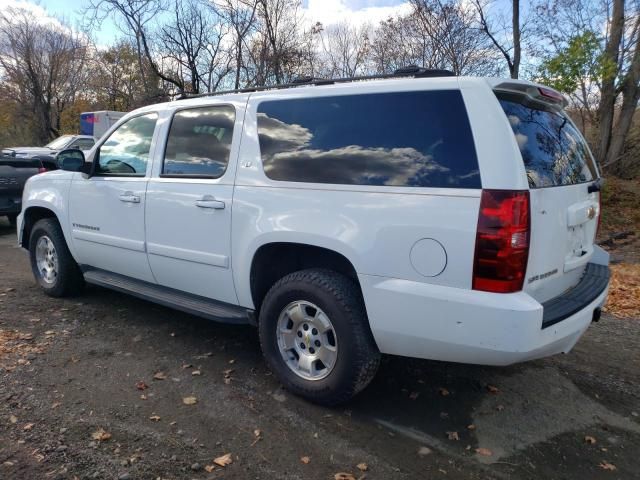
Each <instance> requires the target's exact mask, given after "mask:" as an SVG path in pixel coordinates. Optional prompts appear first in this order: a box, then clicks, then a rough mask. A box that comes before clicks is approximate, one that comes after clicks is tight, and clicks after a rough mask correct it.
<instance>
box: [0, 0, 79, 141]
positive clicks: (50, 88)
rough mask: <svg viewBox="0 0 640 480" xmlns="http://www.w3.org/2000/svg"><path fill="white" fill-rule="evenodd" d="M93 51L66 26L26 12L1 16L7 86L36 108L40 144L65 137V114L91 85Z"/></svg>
mask: <svg viewBox="0 0 640 480" xmlns="http://www.w3.org/2000/svg"><path fill="white" fill-rule="evenodd" d="M87 52H88V48H87V44H86V42H85V41H84V39H83V37H82V36H81V35H79V34H78V33H77V32H75V31H73V30H71V29H69V28H68V27H66V26H65V25H62V24H59V23H58V24H56V23H55V22H47V23H44V22H41V21H40V20H39V19H38V18H36V17H35V16H34V14H33V13H31V12H30V11H28V10H26V9H21V8H8V9H7V10H5V11H4V12H2V13H0V69H1V71H0V75H1V78H2V82H3V83H5V86H7V87H8V88H10V89H12V90H13V91H14V94H15V97H16V98H20V99H22V100H23V101H24V102H25V103H26V104H27V105H29V107H30V108H31V110H32V112H33V113H32V114H33V116H34V124H35V132H34V137H35V138H34V140H36V141H37V142H39V143H41V144H44V143H47V142H48V141H49V140H51V138H53V137H55V136H58V135H59V134H60V124H61V116H62V113H63V112H64V111H65V109H67V108H68V107H69V105H70V104H72V103H73V102H74V101H75V99H76V95H77V93H78V91H79V89H80V86H81V85H82V84H83V83H84V80H85V77H84V76H85V74H86V69H85V63H86V60H87V57H88V53H87Z"/></svg>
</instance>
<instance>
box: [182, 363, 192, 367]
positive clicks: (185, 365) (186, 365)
mask: <svg viewBox="0 0 640 480" xmlns="http://www.w3.org/2000/svg"><path fill="white" fill-rule="evenodd" d="M192 367H193V365H191V364H190V363H185V364H184V365H182V368H192Z"/></svg>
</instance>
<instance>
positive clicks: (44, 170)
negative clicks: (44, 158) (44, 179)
mask: <svg viewBox="0 0 640 480" xmlns="http://www.w3.org/2000/svg"><path fill="white" fill-rule="evenodd" d="M48 171H49V170H47V169H46V168H44V167H40V168H38V173H44V172H48Z"/></svg>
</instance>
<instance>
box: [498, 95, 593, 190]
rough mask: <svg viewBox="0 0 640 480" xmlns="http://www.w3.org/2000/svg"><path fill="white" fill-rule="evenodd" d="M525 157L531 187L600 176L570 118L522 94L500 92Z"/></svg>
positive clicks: (566, 183) (523, 157) (588, 179)
mask: <svg viewBox="0 0 640 480" xmlns="http://www.w3.org/2000/svg"><path fill="white" fill-rule="evenodd" d="M498 99H499V100H500V105H501V106H502V109H503V110H504V113H505V114H506V115H507V118H508V119H509V124H510V125H511V128H512V129H513V133H514V135H515V137H516V142H517V143H518V147H519V148H520V153H521V154H522V160H523V162H524V166H525V169H526V172H527V179H528V180H529V187H531V188H540V187H554V186H562V185H574V184H576V183H584V182H589V181H592V180H594V179H595V178H596V177H597V176H598V174H597V171H596V168H595V164H594V161H593V158H592V157H591V153H590V152H589V147H588V146H587V143H586V142H585V140H584V138H583V137H582V135H581V134H580V132H579V131H578V130H577V129H576V128H575V127H574V125H573V123H571V121H570V120H569V117H568V116H567V115H566V114H565V113H564V112H562V111H558V110H555V109H552V108H549V107H546V106H545V105H542V104H539V103H537V102H532V101H531V100H529V99H527V98H526V97H523V96H521V95H515V94H507V93H504V94H503V93H499V94H498Z"/></svg>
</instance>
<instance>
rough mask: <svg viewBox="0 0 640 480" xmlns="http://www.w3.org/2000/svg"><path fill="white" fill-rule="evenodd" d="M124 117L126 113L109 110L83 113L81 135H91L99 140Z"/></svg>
mask: <svg viewBox="0 0 640 480" xmlns="http://www.w3.org/2000/svg"><path fill="white" fill-rule="evenodd" d="M124 115H125V112H114V111H109V110H101V111H99V112H83V113H81V114H80V135H91V136H93V137H94V138H95V139H96V140H98V139H99V138H100V137H102V135H104V134H105V133H106V132H107V130H109V128H111V126H112V125H113V124H114V123H116V122H117V121H118V120H120V119H121V118H122V117H123V116H124Z"/></svg>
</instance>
